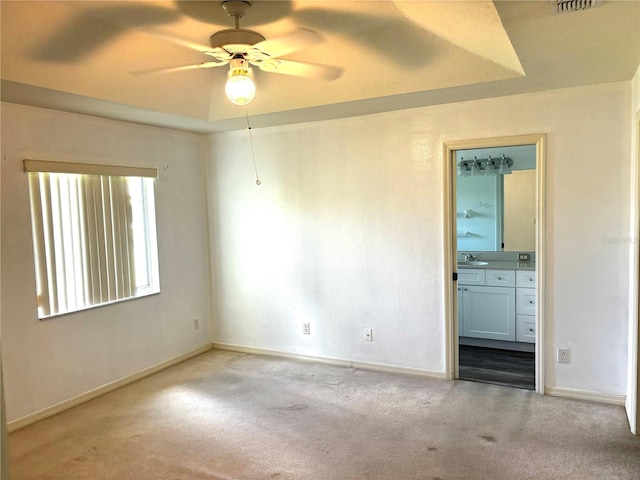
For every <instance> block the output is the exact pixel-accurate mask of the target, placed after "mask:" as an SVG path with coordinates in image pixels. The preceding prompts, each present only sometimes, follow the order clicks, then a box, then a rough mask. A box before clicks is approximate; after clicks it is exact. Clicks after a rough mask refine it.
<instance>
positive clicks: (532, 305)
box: [516, 288, 536, 315]
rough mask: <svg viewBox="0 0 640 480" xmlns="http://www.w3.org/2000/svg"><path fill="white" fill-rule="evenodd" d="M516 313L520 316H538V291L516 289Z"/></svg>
mask: <svg viewBox="0 0 640 480" xmlns="http://www.w3.org/2000/svg"><path fill="white" fill-rule="evenodd" d="M516 313H517V314H518V315H535V314H536V291H535V290H534V289H531V288H516Z"/></svg>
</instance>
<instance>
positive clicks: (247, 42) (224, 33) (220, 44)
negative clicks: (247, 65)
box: [209, 28, 265, 53]
mask: <svg viewBox="0 0 640 480" xmlns="http://www.w3.org/2000/svg"><path fill="white" fill-rule="evenodd" d="M264 40H265V37H264V36H262V35H260V34H259V33H258V32H254V31H253V30H244V29H242V28H238V29H235V28H233V29H228V30H221V31H219V32H216V33H214V34H213V35H211V37H209V45H211V48H224V49H225V50H226V51H227V52H229V53H243V52H246V51H247V48H248V47H251V46H252V45H255V44H256V43H258V42H262V41H264Z"/></svg>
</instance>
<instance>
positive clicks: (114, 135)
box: [1, 104, 210, 421]
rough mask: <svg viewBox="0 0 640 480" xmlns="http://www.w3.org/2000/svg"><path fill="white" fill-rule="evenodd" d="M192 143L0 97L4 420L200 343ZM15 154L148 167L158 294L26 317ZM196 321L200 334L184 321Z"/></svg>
mask: <svg viewBox="0 0 640 480" xmlns="http://www.w3.org/2000/svg"><path fill="white" fill-rule="evenodd" d="M204 154H205V148H204V139H203V138H202V137H201V136H198V135H193V134H186V133H179V132H174V131H170V130H164V129H159V128H151V127H142V126H136V125H131V124H126V123H122V122H114V121H109V120H101V119H97V118H92V117H87V116H81V115H75V114H68V113H61V112H55V111H51V110H44V109H37V108H31V107H24V106H18V105H12V104H2V225H1V228H2V250H1V254H2V282H1V286H2V310H1V316H2V342H3V345H2V348H3V352H2V354H3V368H4V381H5V388H6V389H5V394H6V407H7V417H8V420H9V421H12V420H15V419H18V418H22V417H24V416H26V415H29V414H32V413H34V412H37V411H39V410H42V409H44V408H47V407H50V406H52V405H54V404H57V403H59V402H62V401H64V400H67V399H70V398H72V397H74V396H77V395H79V394H82V393H85V392H87V391H89V390H92V389H94V388H97V387H100V386H103V385H105V384H107V383H109V382H112V381H115V380H117V379H120V378H123V377H126V376H128V375H131V374H134V373H137V372H139V371H140V370H142V369H144V368H145V367H149V366H152V365H155V364H158V363H160V362H162V361H165V360H168V359H170V358H172V357H175V356H178V355H181V354H185V353H187V352H191V351H194V350H196V349H197V348H199V347H202V346H204V345H207V344H208V343H209V342H210V329H209V323H210V322H209V320H210V301H209V299H210V297H209V289H210V287H209V265H208V246H207V243H208V237H207V226H206V222H205V218H206V213H205V209H206V199H205V188H204V178H203V176H204V175H203V172H204V162H203V158H204ZM24 158H35V159H44V160H47V159H55V160H63V161H81V162H96V163H105V164H123V165H134V166H154V167H158V168H159V172H160V173H159V176H160V178H159V179H158V180H157V182H156V209H157V226H158V244H159V257H160V258H159V260H160V275H161V279H160V281H161V290H162V293H160V294H159V295H154V296H150V297H145V298H140V299H135V300H130V301H126V302H122V303H118V304H114V305H109V306H104V307H99V308H95V309H92V310H87V311H84V312H79V313H74V314H68V315H63V316H59V317H55V318H52V319H49V320H45V321H41V320H38V318H37V315H36V298H35V276H34V266H33V250H32V242H31V227H30V213H29V200H28V185H27V176H26V174H24V173H23V172H22V160H23V159H24ZM195 317H199V318H200V319H201V321H200V325H201V327H200V329H199V330H197V331H194V330H193V327H192V319H193V318H195Z"/></svg>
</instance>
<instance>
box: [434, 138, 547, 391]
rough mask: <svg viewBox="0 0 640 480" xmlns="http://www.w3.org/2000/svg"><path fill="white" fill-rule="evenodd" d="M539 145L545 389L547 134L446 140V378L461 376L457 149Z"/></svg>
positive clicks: (540, 339) (539, 360)
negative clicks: (456, 241) (457, 298)
mask: <svg viewBox="0 0 640 480" xmlns="http://www.w3.org/2000/svg"><path fill="white" fill-rule="evenodd" d="M533 144H535V146H536V173H537V176H536V181H537V185H536V195H537V204H536V217H537V229H536V305H537V310H536V392H537V393H539V394H544V393H545V387H544V383H545V353H544V352H545V344H546V342H545V328H544V327H545V312H546V303H545V302H546V272H545V270H546V252H545V248H546V242H545V238H546V183H547V182H546V175H547V173H546V172H547V169H546V135H545V134H544V133H541V134H531V135H514V136H508V137H494V138H481V139H474V140H456V141H450V142H444V144H443V150H444V163H445V165H444V188H443V190H444V199H443V200H444V222H445V228H444V275H445V277H444V278H445V282H446V286H445V293H444V317H445V318H444V321H445V334H446V336H447V338H446V339H445V378H448V379H455V378H458V376H459V365H458V363H459V360H458V347H459V346H458V322H457V320H456V319H457V311H456V303H457V302H455V301H454V299H453V295H455V294H456V293H457V291H456V290H455V288H456V284H455V283H454V282H453V281H451V276H452V272H454V271H456V270H457V262H456V256H455V252H454V248H453V242H454V239H455V238H456V224H455V222H454V221H453V218H454V215H453V212H455V188H454V186H453V181H454V179H455V168H456V165H455V159H454V155H455V151H456V150H466V149H471V148H489V147H499V146H500V147H502V146H505V147H507V146H516V145H533Z"/></svg>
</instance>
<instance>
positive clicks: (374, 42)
mask: <svg viewBox="0 0 640 480" xmlns="http://www.w3.org/2000/svg"><path fill="white" fill-rule="evenodd" d="M302 3H303V4H304V2H302ZM326 3H327V2H325V4H326ZM353 3H354V4H358V5H365V4H366V2H353ZM380 3H384V4H385V5H386V6H387V8H388V9H389V10H390V13H391V12H395V13H396V14H398V15H393V16H392V15H387V16H385V15H374V14H371V13H367V12H366V10H365V11H353V12H348V11H341V10H337V9H331V8H318V7H308V8H302V9H300V10H296V11H295V12H293V13H292V17H293V18H294V19H295V20H296V21H298V22H302V23H304V24H305V25H309V26H311V27H316V26H317V28H318V29H319V30H323V31H327V32H333V33H337V34H339V35H342V36H345V37H347V38H349V39H351V40H352V41H354V42H356V43H358V44H360V45H362V46H363V47H365V48H367V49H370V50H372V51H375V52H376V53H377V54H380V55H384V56H385V57H386V58H387V59H388V60H390V61H392V62H394V63H395V64H397V65H400V66H402V67H406V65H408V64H409V65H416V66H422V65H426V64H427V63H428V62H430V61H431V58H432V51H431V50H430V49H429V48H423V46H425V45H426V44H427V42H426V41H427V40H430V39H431V38H432V37H433V35H432V34H430V33H429V32H427V31H426V30H424V29H423V28H421V27H419V26H418V25H416V24H415V23H414V22H407V19H406V18H405V17H404V16H403V15H402V12H401V10H400V9H399V8H398V7H397V5H396V2H380ZM410 3H412V4H413V3H415V5H416V8H425V9H426V8H429V5H431V4H433V3H436V2H410ZM445 3H446V2H445ZM389 39H393V41H389ZM398 45H420V46H421V48H398Z"/></svg>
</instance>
